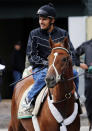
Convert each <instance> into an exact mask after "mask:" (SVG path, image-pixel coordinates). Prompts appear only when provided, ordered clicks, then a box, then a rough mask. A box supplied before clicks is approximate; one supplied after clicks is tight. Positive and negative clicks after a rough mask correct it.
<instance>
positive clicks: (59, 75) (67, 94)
mask: <svg viewBox="0 0 92 131" xmlns="http://www.w3.org/2000/svg"><path fill="white" fill-rule="evenodd" d="M56 49H61V50H64V51H66V52H67V53H68V54H69V55H70V52H69V51H68V50H67V49H66V48H64V47H55V48H53V49H52V50H56ZM57 55H58V53H57V52H55V53H54V56H55V57H54V60H53V63H52V65H51V66H50V67H49V69H48V70H50V68H51V67H53V68H54V71H55V73H56V83H58V82H59V81H60V80H61V81H62V82H65V81H67V80H68V79H67V80H66V79H65V78H64V77H63V74H59V73H58V71H57V69H56V67H55V64H54V63H55V60H56V57H57ZM68 60H69V59H67V60H66V62H68ZM72 79H73V77H72ZM70 80H71V79H70ZM48 91H49V96H50V99H52V95H51V92H50V89H48ZM74 92H75V88H74V87H73V89H72V91H70V92H69V93H66V94H65V98H64V99H63V100H60V101H57V102H54V104H55V103H61V102H64V101H66V100H67V99H70V98H71V96H72V95H73V94H74Z"/></svg>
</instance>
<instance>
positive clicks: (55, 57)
mask: <svg viewBox="0 0 92 131" xmlns="http://www.w3.org/2000/svg"><path fill="white" fill-rule="evenodd" d="M50 46H51V48H52V51H51V54H50V55H49V57H48V62H49V68H48V72H47V76H46V84H47V86H48V87H49V88H52V87H54V86H55V85H56V84H57V83H58V82H60V81H61V79H62V76H64V74H65V73H66V70H67V69H68V70H69V67H68V65H69V64H70V65H71V67H72V63H71V62H70V61H71V58H70V54H69V45H68V38H67V37H65V38H64V40H63V41H62V42H61V43H54V42H53V41H52V40H51V38H50Z"/></svg>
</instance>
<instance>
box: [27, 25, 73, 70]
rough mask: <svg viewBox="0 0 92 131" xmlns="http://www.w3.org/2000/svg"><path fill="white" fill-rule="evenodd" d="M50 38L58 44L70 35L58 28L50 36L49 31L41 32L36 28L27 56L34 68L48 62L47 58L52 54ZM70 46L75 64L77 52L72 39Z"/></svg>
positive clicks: (29, 41)
mask: <svg viewBox="0 0 92 131" xmlns="http://www.w3.org/2000/svg"><path fill="white" fill-rule="evenodd" d="M50 36H51V38H52V40H53V41H54V42H56V43H57V42H60V41H62V40H63V39H64V37H65V36H68V33H67V32H66V31H65V30H63V29H61V28H59V27H56V26H55V27H54V29H53V31H52V32H51V33H50V34H49V33H48V32H47V31H43V30H41V29H40V28H36V29H34V30H32V31H31V32H30V34H29V39H28V44H27V55H28V59H29V62H30V64H31V65H32V66H33V68H35V67H37V66H41V65H43V63H44V61H47V57H48V55H49V54H50V52H51V48H50V45H49V37H50ZM68 38H69V36H68ZM69 45H70V51H71V53H72V58H73V63H74V61H75V51H74V47H73V45H72V43H71V42H70V39H69Z"/></svg>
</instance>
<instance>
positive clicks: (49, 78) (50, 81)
mask: <svg viewBox="0 0 92 131" xmlns="http://www.w3.org/2000/svg"><path fill="white" fill-rule="evenodd" d="M45 82H46V85H47V87H48V88H53V87H54V86H55V85H56V78H55V76H46V78H45Z"/></svg>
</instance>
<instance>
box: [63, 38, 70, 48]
mask: <svg viewBox="0 0 92 131" xmlns="http://www.w3.org/2000/svg"><path fill="white" fill-rule="evenodd" d="M63 42H64V47H65V48H66V49H69V39H68V37H65V38H64V40H63Z"/></svg>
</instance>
